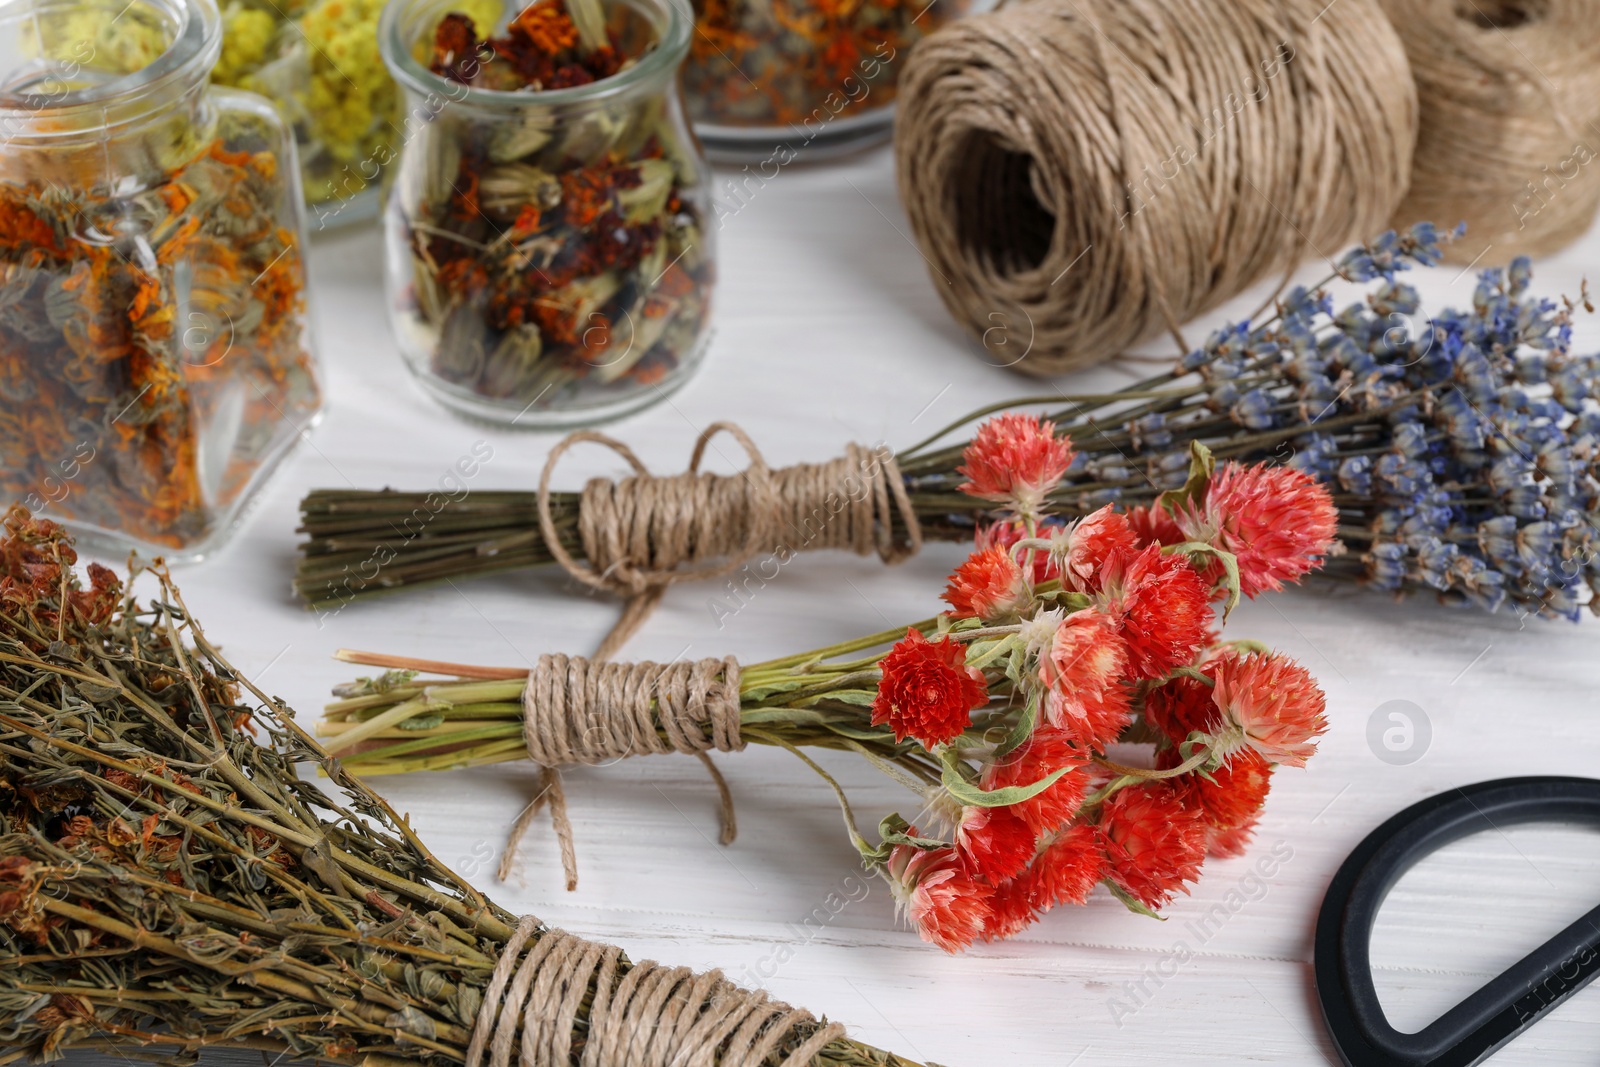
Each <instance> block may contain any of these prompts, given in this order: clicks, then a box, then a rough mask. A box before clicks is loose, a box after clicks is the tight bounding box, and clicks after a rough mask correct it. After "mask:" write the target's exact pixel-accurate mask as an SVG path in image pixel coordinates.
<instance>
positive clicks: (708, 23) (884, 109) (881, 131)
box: [683, 0, 994, 200]
mask: <svg viewBox="0 0 1600 1067" xmlns="http://www.w3.org/2000/svg"><path fill="white" fill-rule="evenodd" d="M692 2H693V4H694V13H695V34H694V41H693V43H692V44H691V45H690V48H689V59H688V62H687V63H685V64H684V68H683V89H684V95H685V97H686V99H687V100H688V106H689V117H690V118H691V119H692V120H693V121H694V128H695V132H696V133H697V134H699V135H700V139H701V141H702V142H703V143H704V144H705V148H706V155H707V156H708V157H710V158H711V159H712V160H714V161H716V162H718V163H751V164H756V165H757V167H758V170H759V175H758V176H759V177H760V178H762V179H770V178H771V177H772V176H773V175H774V174H776V173H777V172H778V170H780V169H781V168H783V167H785V166H787V165H788V164H790V163H792V162H794V161H796V160H799V159H808V160H817V159H826V158H829V157H832V156H836V155H841V154H843V153H846V152H853V151H856V150H858V149H861V148H865V147H867V146H869V145H873V144H877V143H879V142H881V141H886V140H888V138H889V131H890V126H891V124H892V122H893V119H894V99H895V87H896V84H897V82H898V79H899V75H900V68H901V67H903V66H904V65H905V56H906V53H907V51H908V50H909V49H910V48H911V47H912V45H914V44H915V43H916V42H917V41H919V40H921V39H922V38H924V37H926V36H928V34H930V33H932V32H933V31H934V30H937V29H939V28H940V27H941V26H944V25H945V24H946V23H949V22H951V21H953V20H954V19H957V18H960V17H961V16H963V15H966V14H970V13H973V12H976V11H980V10H987V9H988V8H990V7H993V6H994V3H993V0H692ZM741 195H742V193H741V192H739V191H735V192H734V193H733V194H732V196H731V199H734V200H738V199H739V198H740V196H741Z"/></svg>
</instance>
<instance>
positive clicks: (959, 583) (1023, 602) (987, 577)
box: [944, 546, 1033, 621]
mask: <svg viewBox="0 0 1600 1067" xmlns="http://www.w3.org/2000/svg"><path fill="white" fill-rule="evenodd" d="M944 599H945V602H946V603H947V604H949V605H950V614H952V615H954V616H955V617H956V618H958V619H970V618H973V617H977V618H980V619H984V620H987V621H993V620H996V619H1005V618H1009V617H1011V616H1013V615H1016V614H1018V613H1019V612H1020V611H1021V610H1022V609H1023V608H1025V607H1026V606H1027V605H1028V603H1029V602H1030V601H1032V599H1033V593H1032V591H1031V589H1030V588H1029V586H1028V582H1027V580H1026V579H1025V578H1023V576H1022V568H1021V567H1020V566H1018V564H1017V561H1016V560H1015V559H1013V558H1012V557H1011V553H1010V552H1009V551H1007V550H1006V549H1004V548H1000V547H998V546H993V547H990V548H980V549H979V550H978V551H976V552H974V553H973V554H972V555H970V556H968V557H967V560H966V562H965V563H963V564H961V566H959V567H957V568H956V570H955V573H954V574H952V575H950V584H949V585H947V586H946V587H945V591H944Z"/></svg>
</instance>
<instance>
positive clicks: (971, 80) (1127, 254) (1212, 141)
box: [895, 0, 1445, 376]
mask: <svg viewBox="0 0 1600 1067" xmlns="http://www.w3.org/2000/svg"><path fill="white" fill-rule="evenodd" d="M896 109H897V111H896V118H895V157H896V171H897V174H898V179H899V187H900V194H901V199H902V201H904V203H905V207H906V213H907V216H908V218H909V220H910V223H911V229H912V232H913V233H914V235H915V237H916V240H917V244H918V245H919V246H920V248H921V249H922V252H923V254H924V257H925V258H926V259H927V261H928V263H929V266H930V268H931V269H932V272H933V275H934V277H933V282H934V288H935V289H936V290H937V291H938V292H939V295H940V297H941V298H942V299H943V300H944V302H945V304H946V306H947V307H948V308H949V309H950V311H951V313H952V314H953V315H954V316H955V317H956V319H957V320H958V321H959V322H960V323H961V324H962V325H963V326H964V327H965V328H966V329H967V331H968V332H969V333H970V334H972V335H973V336H974V337H976V338H978V339H980V341H981V342H982V343H983V344H984V347H985V348H986V349H987V350H988V352H989V354H990V356H991V357H993V358H995V359H996V360H997V361H1000V362H1002V363H1003V364H1004V365H1006V366H1009V367H1011V368H1012V369H1014V370H1017V371H1020V372H1022V373H1025V374H1032V375H1037V376H1053V375H1057V374H1061V373H1063V372H1066V371H1071V370H1077V369H1081V368H1083V367H1086V366H1089V365H1092V364H1094V363H1098V362H1101V361H1102V360H1106V359H1110V358H1112V357H1113V356H1116V355H1118V354H1119V353H1122V352H1125V351H1126V350H1127V349H1128V348H1129V347H1131V346H1132V345H1135V344H1137V343H1138V342H1140V341H1143V340H1147V339H1148V338H1150V337H1152V336H1154V335H1156V334H1159V333H1161V332H1162V331H1168V332H1170V333H1172V334H1173V335H1174V336H1175V337H1176V338H1177V340H1178V343H1179V345H1180V347H1181V348H1182V349H1183V350H1185V351H1187V350H1188V348H1189V345H1188V344H1187V343H1186V342H1185V341H1184V339H1183V338H1182V336H1181V334H1180V333H1179V330H1178V326H1179V324H1180V323H1182V322H1185V321H1187V320H1189V319H1191V318H1193V317H1194V316H1195V315H1197V314H1199V313H1200V312H1203V311H1205V310H1207V309H1210V308H1213V307H1215V306H1217V305H1218V304H1220V303H1222V302H1224V301H1226V300H1228V299H1229V298H1231V297H1233V296H1236V295H1238V294H1239V293H1241V292H1243V291H1244V290H1245V289H1246V288H1247V287H1249V286H1250V285H1252V284H1253V283H1255V282H1257V281H1259V280H1261V279H1263V278H1265V277H1267V276H1268V275H1270V274H1274V273H1279V272H1288V271H1290V270H1292V269H1293V267H1294V265H1295V263H1296V261H1297V260H1299V258H1300V257H1301V256H1302V255H1306V254H1312V253H1315V254H1317V255H1321V256H1324V257H1326V256H1327V255H1328V254H1330V253H1332V252H1333V251H1334V250H1335V249H1337V248H1338V247H1340V246H1341V245H1342V244H1344V243H1345V242H1346V241H1347V240H1349V239H1351V238H1364V237H1367V236H1369V235H1371V234H1373V233H1376V232H1377V231H1379V230H1381V229H1382V228H1383V227H1384V226H1385V225H1386V223H1387V222H1388V220H1389V218H1390V217H1391V216H1392V215H1393V213H1394V210H1395V208H1396V206H1398V205H1399V203H1400V200H1401V197H1402V196H1403V195H1404V193H1405V190H1406V186H1407V183H1408V182H1409V180H1410V174H1411V163H1412V151H1413V148H1414V145H1415V143H1416V137H1417V97H1416V87H1415V85H1414V83H1413V81H1412V77H1411V70H1410V66H1409V65H1408V63H1407V61H1406V55H1405V50H1404V48H1403V47H1402V46H1401V43H1400V39H1399V37H1398V36H1397V35H1396V33H1395V30H1394V27H1392V26H1391V25H1390V23H1389V20H1388V19H1387V18H1385V17H1384V14H1383V11H1382V10H1381V9H1380V7H1379V6H1378V0H1341V2H1339V3H1334V4H1329V3H1327V2H1326V0H1230V2H1228V3H1217V2H1215V0H1117V2H1114V3H1110V2H1105V0H1086V2H1083V3H1079V2H1077V0H1031V2H1029V3H1021V4H1008V5H1006V6H1005V7H1003V8H1001V9H1000V10H998V11H994V12H990V13H987V14H982V15H975V16H972V17H969V18H964V19H959V20H957V21H955V22H953V23H951V24H950V25H948V26H945V27H944V28H942V29H940V30H939V31H938V32H937V33H934V34H932V35H930V36H929V37H928V38H927V39H925V40H923V41H921V42H919V43H918V45H917V47H916V50H915V51H914V52H912V53H911V55H910V56H909V57H908V58H907V60H906V67H905V70H904V71H903V72H902V77H901V80H900V88H899V95H898V98H897V103H896ZM1439 221H1440V222H1444V221H1445V220H1442V219H1441V220H1439Z"/></svg>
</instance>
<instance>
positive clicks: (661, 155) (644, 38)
mask: <svg viewBox="0 0 1600 1067" xmlns="http://www.w3.org/2000/svg"><path fill="white" fill-rule="evenodd" d="M663 10H664V11H665V8H664V9H663ZM665 17H666V15H665V14H664V13H663V15H662V18H665ZM663 32H664V29H663V26H662V25H661V24H657V23H655V22H652V20H651V18H650V17H647V16H646V15H645V14H641V12H640V11H637V10H634V8H632V7H630V6H629V5H628V4H626V3H618V4H617V5H615V6H614V7H612V8H611V9H610V10H609V12H604V11H602V8H601V5H600V3H599V2H598V0H582V2H578V0H570V2H568V3H566V4H563V3H561V0H540V2H539V3H536V4H534V5H532V6H530V7H528V8H526V9H525V10H523V11H522V12H520V13H519V14H518V15H517V16H516V17H515V18H514V19H512V20H511V22H510V24H509V26H508V27H507V29H506V31H505V33H504V34H502V35H501V36H499V37H495V38H492V39H489V40H485V39H483V32H482V28H481V27H479V26H478V25H477V24H476V23H475V21H474V20H473V19H472V18H471V17H470V16H468V15H465V14H462V13H459V12H457V13H452V14H449V15H447V16H445V17H444V18H443V19H441V20H439V21H438V22H437V24H436V26H435V28H434V29H433V33H432V38H431V42H430V43H431V57H430V64H429V67H428V70H427V71H426V72H425V73H426V75H431V79H432V80H431V81H429V82H425V83H423V86H424V87H425V86H428V85H431V86H432V87H433V90H434V92H433V95H434V96H435V97H437V98H440V99H445V98H448V99H449V100H450V101H452V102H450V103H447V104H445V105H443V106H442V107H441V108H440V110H439V111H438V113H437V115H435V116H434V118H433V120H432V122H431V124H430V125H429V126H428V129H427V136H426V137H425V138H419V139H418V141H417V142H416V143H414V144H409V145H407V147H406V154H405V156H404V157H403V159H404V161H403V163H402V171H401V177H400V189H399V190H398V193H397V195H396V196H395V197H393V198H392V200H391V203H390V207H389V212H390V237H391V247H390V271H391V275H390V283H391V289H393V290H394V291H395V292H396V294H397V302H398V304H399V308H398V311H397V313H398V315H399V320H398V322H397V332H398V334H399V336H400V339H401V346H402V350H403V351H404V352H405V354H406V356H407V358H408V361H409V362H410V364H411V366H412V369H413V370H414V371H415V372H416V373H417V374H418V375H419V377H420V378H421V380H422V381H423V382H424V384H426V385H429V386H430V387H431V388H432V389H433V390H434V391H435V392H436V394H438V395H439V396H441V398H442V399H444V400H445V401H446V402H447V403H452V404H455V405H456V406H461V407H464V408H466V409H467V410H469V411H471V412H472V413H474V414H477V415H481V416H486V417H490V418H502V419H517V418H521V417H522V416H524V415H526V414H527V413H528V412H529V411H531V410H539V411H542V412H559V411H562V410H572V409H582V410H583V411H584V412H585V413H586V416H587V417H593V416H594V415H595V413H596V412H598V411H601V410H604V409H608V408H613V407H614V405H617V404H622V405H624V406H632V405H631V404H630V401H629V398H630V397H632V398H645V399H647V398H648V396H649V395H651V394H657V393H659V389H660V387H661V386H663V385H664V384H665V383H666V382H667V380H668V379H669V378H670V377H674V376H676V375H677V374H678V372H680V371H683V372H686V371H687V370H688V367H689V365H690V364H692V363H693V361H694V360H695V359H697V358H698V355H699V352H700V350H701V347H702V344H703V341H704V334H705V329H706V325H707V312H708V296H709V290H710V286H711V282H712V261H711V248H710V245H709V241H708V238H707V235H706V234H705V233H704V232H703V219H704V218H705V214H706V207H707V194H706V189H705V183H706V173H705V168H704V165H703V164H702V163H701V162H700V160H699V158H698V154H697V153H696V151H695V149H694V148H693V147H692V144H691V142H690V141H689V139H688V134H687V128H686V127H685V126H684V124H683V121H682V117H681V115H680V114H679V111H678V104H677V102H676V98H675V94H674V92H673V89H672V79H671V73H672V72H671V67H670V64H668V65H663V64H661V63H659V62H652V61H654V60H659V59H661V58H662V57H661V55H660V54H659V53H658V48H659V47H661V45H662V41H661V35H662V33H663ZM389 58H390V63H391V65H392V66H395V65H398V66H399V67H400V68H401V69H405V64H406V63H407V62H409V60H408V59H407V58H406V57H394V56H391V57H389ZM646 63H649V64H650V69H649V70H646V69H645V67H644V64H646ZM657 67H659V68H660V69H655V68H657ZM416 73H422V72H414V74H416ZM407 84H408V86H409V87H410V88H412V90H413V92H414V93H417V92H420V89H419V87H418V86H415V85H412V84H411V83H410V82H408V83H407ZM591 89H592V91H590V92H586V91H585V90H591ZM417 106H418V107H424V106H426V97H423V96H420V95H419V96H418V101H417ZM637 402H638V401H637V400H636V401H634V403H637ZM538 420H539V417H537V416H536V417H535V419H534V420H532V421H538Z"/></svg>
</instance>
